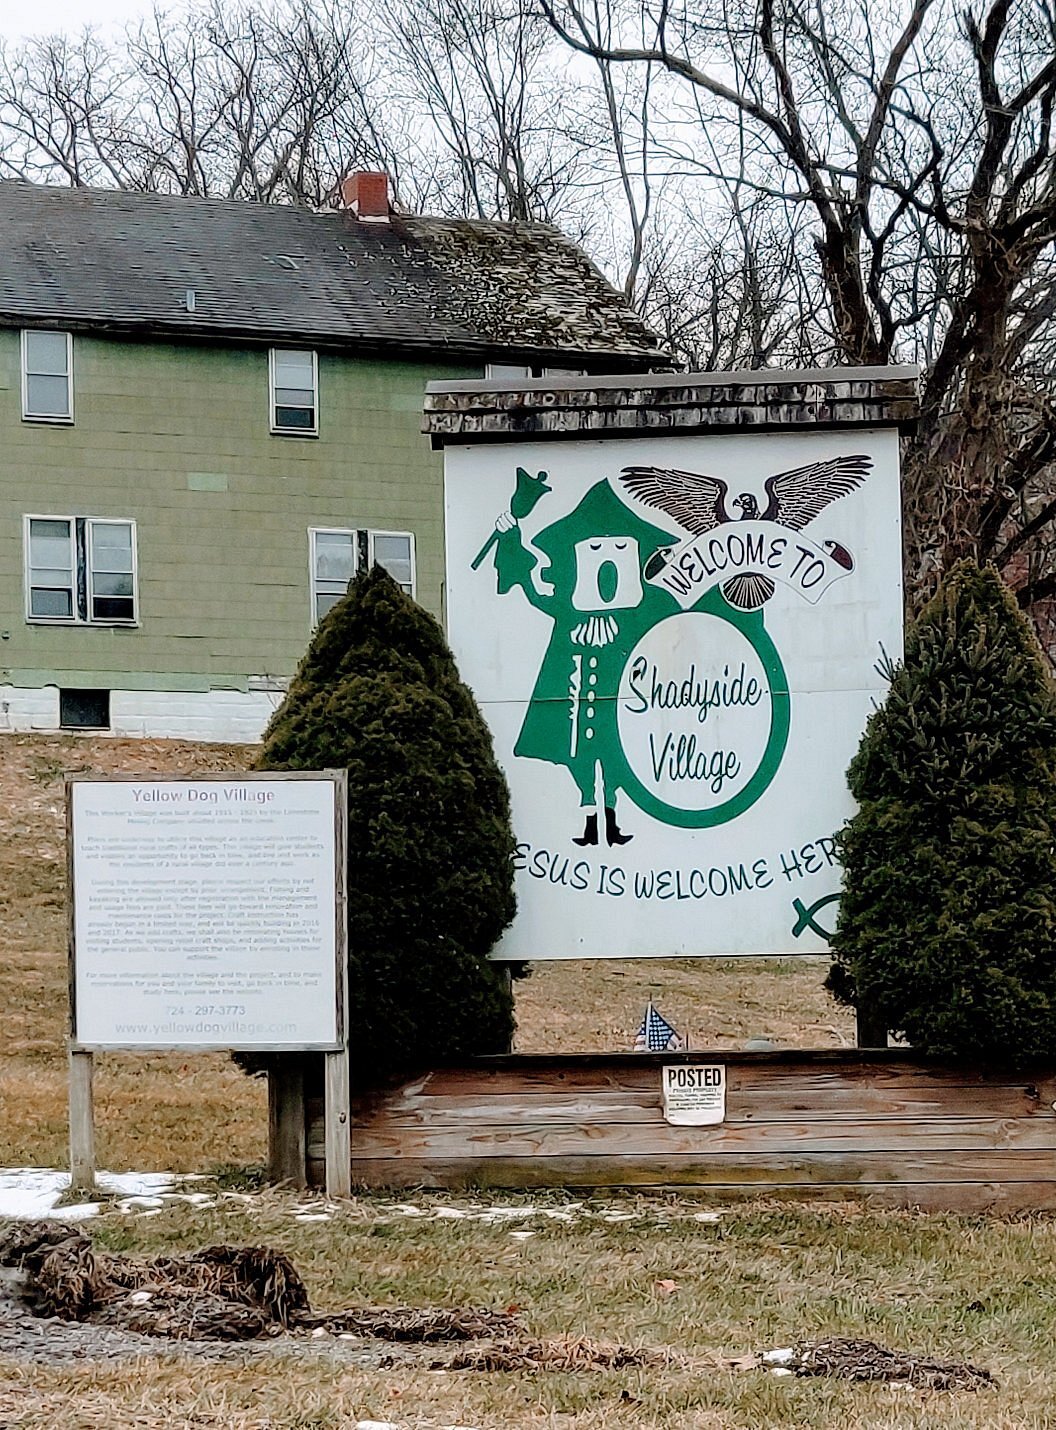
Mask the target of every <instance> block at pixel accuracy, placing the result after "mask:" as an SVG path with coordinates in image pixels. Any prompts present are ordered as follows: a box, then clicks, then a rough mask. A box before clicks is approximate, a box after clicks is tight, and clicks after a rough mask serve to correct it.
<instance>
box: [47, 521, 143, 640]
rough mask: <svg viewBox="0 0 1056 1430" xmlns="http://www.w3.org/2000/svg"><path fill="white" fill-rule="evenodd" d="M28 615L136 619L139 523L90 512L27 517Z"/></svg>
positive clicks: (60, 620)
mask: <svg viewBox="0 0 1056 1430" xmlns="http://www.w3.org/2000/svg"><path fill="white" fill-rule="evenodd" d="M24 546H25V560H26V566H25V581H26V620H27V621H32V622H38V621H40V622H52V623H57V624H63V625H99V626H117V625H121V626H127V625H134V624H135V623H136V524H135V522H133V521H115V520H111V519H110V518H107V517H91V516H27V517H26V518H25V523H24Z"/></svg>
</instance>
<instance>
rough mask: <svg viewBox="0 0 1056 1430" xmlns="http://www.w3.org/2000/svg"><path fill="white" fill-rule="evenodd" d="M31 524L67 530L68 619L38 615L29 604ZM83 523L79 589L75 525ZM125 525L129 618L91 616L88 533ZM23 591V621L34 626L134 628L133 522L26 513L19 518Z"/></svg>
mask: <svg viewBox="0 0 1056 1430" xmlns="http://www.w3.org/2000/svg"><path fill="white" fill-rule="evenodd" d="M34 521H65V522H68V523H69V527H70V558H71V563H72V564H71V567H70V577H71V582H70V589H71V592H72V596H73V600H72V605H73V614H72V615H69V616H38V615H35V614H34V612H33V609H32V605H33V586H32V582H33V557H32V544H31V541H30V523H31V522H34ZM81 521H83V522H84V554H85V566H84V582H83V586H84V589H83V592H82V589H81V578H80V572H79V571H78V569H77V523H78V522H81ZM97 525H98V526H127V527H129V528H130V530H131V532H132V615H131V616H98V617H95V616H93V615H92V598H93V595H94V592H93V590H92V530H93V528H94V527H95V526H97ZM22 553H23V578H22V580H23V588H24V590H25V611H26V622H27V624H29V625H34V626H124V627H131V626H138V625H139V535H138V532H137V529H136V522H135V519H134V518H132V517H128V516H71V515H70V514H69V513H68V512H37V511H34V512H30V513H28V514H27V515H26V516H23V518H22ZM82 595H83V598H84V608H85V613H86V614H85V615H84V616H82V615H81V614H80V607H81V597H82Z"/></svg>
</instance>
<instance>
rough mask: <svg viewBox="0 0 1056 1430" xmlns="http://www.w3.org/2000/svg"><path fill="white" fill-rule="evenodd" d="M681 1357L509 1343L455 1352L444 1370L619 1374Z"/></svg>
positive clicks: (596, 1345)
mask: <svg viewBox="0 0 1056 1430" xmlns="http://www.w3.org/2000/svg"><path fill="white" fill-rule="evenodd" d="M679 1361H680V1357H678V1356H677V1355H676V1354H675V1352H674V1351H669V1350H635V1349H633V1348H632V1347H630V1346H620V1345H612V1344H610V1343H609V1342H607V1341H591V1340H548V1341H530V1340H511V1341H496V1342H495V1343H493V1344H492V1345H487V1346H479V1347H475V1348H473V1349H471V1350H462V1351H456V1352H455V1354H454V1355H453V1356H452V1357H451V1358H450V1359H449V1360H447V1361H445V1362H444V1365H445V1368H446V1369H447V1370H480V1371H497V1370H564V1371H569V1370H622V1369H623V1368H624V1367H625V1366H651V1367H659V1366H669V1365H675V1364H678V1363H679Z"/></svg>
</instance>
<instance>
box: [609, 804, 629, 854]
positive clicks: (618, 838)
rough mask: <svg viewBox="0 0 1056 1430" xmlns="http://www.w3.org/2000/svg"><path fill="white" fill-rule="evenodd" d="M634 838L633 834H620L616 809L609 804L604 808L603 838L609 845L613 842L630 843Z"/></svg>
mask: <svg viewBox="0 0 1056 1430" xmlns="http://www.w3.org/2000/svg"><path fill="white" fill-rule="evenodd" d="M633 838H634V835H633V834H621V832H620V826H619V825H618V824H617V823H616V811H615V809H613V808H612V807H611V806H608V807H606V810H605V840H606V843H607V844H609V845H610V846H611V845H613V844H630V842H631V840H632V839H633Z"/></svg>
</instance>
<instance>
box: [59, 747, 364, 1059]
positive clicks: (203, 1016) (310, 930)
mask: <svg viewBox="0 0 1056 1430" xmlns="http://www.w3.org/2000/svg"><path fill="white" fill-rule="evenodd" d="M344 781H345V776H344V774H343V773H341V772H338V773H330V772H328V773H325V774H310V775H288V774H275V775H254V776H241V777H223V778H215V779H212V778H205V779H193V778H192V779H177V780H170V779H149V778H147V779H119V780H105V781H104V780H72V781H71V782H70V784H69V786H68V809H69V840H70V874H71V886H72V896H73V925H72V934H71V958H72V962H73V968H72V988H73V1037H74V1043H75V1045H77V1046H79V1047H82V1048H90V1049H101V1048H235V1049H273V1050H287V1049H288V1050H294V1049H335V1048H339V1047H342V1046H343V1043H344V1007H343V987H344V978H343V967H344V958H345V934H344V928H345V911H344V835H343V830H344V818H345V792H344V790H345V784H344Z"/></svg>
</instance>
